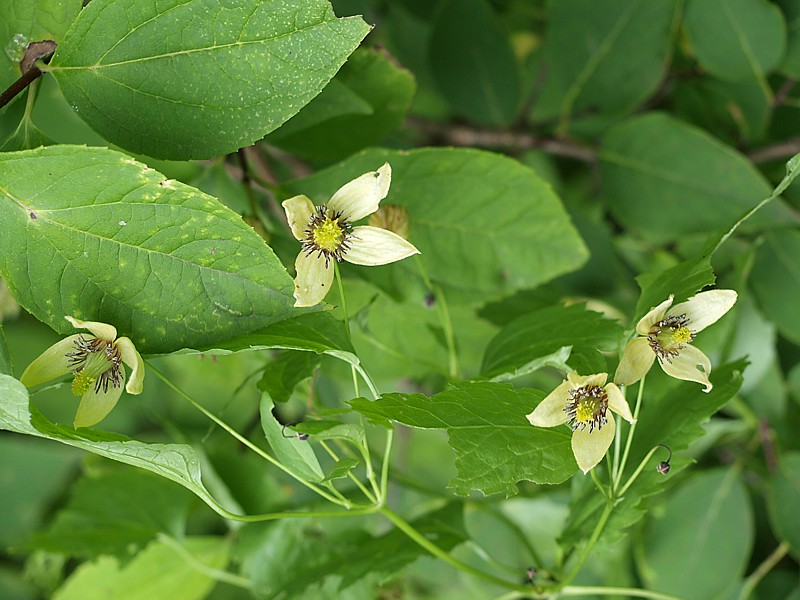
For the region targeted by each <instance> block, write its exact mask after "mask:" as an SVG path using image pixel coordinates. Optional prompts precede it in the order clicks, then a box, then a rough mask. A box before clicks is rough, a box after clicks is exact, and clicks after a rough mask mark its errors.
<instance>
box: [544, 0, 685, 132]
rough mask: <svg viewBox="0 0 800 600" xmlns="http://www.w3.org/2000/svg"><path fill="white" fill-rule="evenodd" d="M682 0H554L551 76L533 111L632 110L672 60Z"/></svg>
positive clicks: (547, 63)
mask: <svg viewBox="0 0 800 600" xmlns="http://www.w3.org/2000/svg"><path fill="white" fill-rule="evenodd" d="M676 4H677V3H676V2H675V1H674V0H601V1H598V0H559V1H558V2H552V3H550V7H549V10H548V15H547V21H548V34H547V39H546V41H545V46H544V53H545V58H544V68H545V69H546V71H545V73H544V75H545V77H546V79H545V83H544V87H543V88H542V91H541V93H540V95H539V97H538V98H537V100H536V103H535V104H534V108H533V117H534V118H536V119H548V118H552V117H554V116H557V115H561V116H562V118H568V117H569V115H570V113H573V112H574V111H581V110H593V111H601V112H618V111H627V110H630V109H631V108H633V107H635V106H637V105H638V104H639V103H640V102H642V101H643V100H644V99H646V98H647V97H648V96H649V95H650V94H652V93H653V92H654V91H655V90H656V88H657V87H658V85H659V83H660V82H661V80H662V78H663V74H664V70H665V68H666V66H667V63H668V61H669V56H670V52H671V45H672V44H671V39H672V35H673V20H674V17H675V8H676ZM578 40H580V42H578ZM621 65H624V68H621Z"/></svg>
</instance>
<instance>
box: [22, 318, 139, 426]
mask: <svg viewBox="0 0 800 600" xmlns="http://www.w3.org/2000/svg"><path fill="white" fill-rule="evenodd" d="M65 318H66V319H67V321H69V322H70V323H72V326H73V327H75V328H76V329H86V330H88V331H89V332H90V333H88V334H87V333H77V334H75V335H71V336H69V337H66V338H64V339H63V340H61V341H60V342H56V343H55V344H53V345H52V346H50V347H49V348H48V349H47V350H45V351H44V352H43V353H42V354H41V356H39V357H38V358H37V359H36V360H34V361H33V362H32V363H31V364H29V365H28V368H27V369H25V372H24V373H23V374H22V377H21V378H20V381H22V383H23V384H25V385H26V386H27V387H33V386H35V385H39V384H40V383H45V382H47V381H51V380H53V379H57V378H59V377H63V376H64V375H66V374H68V373H73V374H74V375H75V378H74V379H73V381H72V393H73V394H75V395H76V396H78V397H80V399H81V402H80V405H79V406H78V412H77V414H76V415H75V423H74V424H75V427H76V428H77V427H91V426H92V425H95V424H97V423H99V422H100V421H102V420H103V419H104V418H105V417H106V415H107V414H108V413H110V412H111V409H113V408H114V406H115V405H116V404H117V400H119V397H120V396H121V395H122V384H123V383H125V367H124V366H123V363H124V364H126V365H128V366H129V367H130V369H131V376H130V379H128V382H127V384H126V385H125V390H126V391H127V392H128V393H129V394H141V393H142V387H143V383H144V362H143V361H142V357H141V356H140V355H139V353H138V352H137V351H136V347H135V346H134V345H133V342H131V341H130V339H128V338H126V337H121V338H118V337H117V330H116V328H114V327H113V326H111V325H107V324H105V323H97V322H94V321H79V320H78V319H74V318H73V317H65Z"/></svg>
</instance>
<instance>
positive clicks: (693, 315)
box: [667, 290, 737, 332]
mask: <svg viewBox="0 0 800 600" xmlns="http://www.w3.org/2000/svg"><path fill="white" fill-rule="evenodd" d="M736 298H737V294H736V292H734V291H733V290H709V291H708V292H700V293H699V294H697V295H695V296H692V297H691V298H689V299H688V300H687V301H686V302H681V303H680V304H676V305H675V306H673V307H672V308H671V309H670V310H669V311H668V313H667V314H669V315H686V316H687V317H688V318H689V325H688V327H689V329H690V330H691V331H693V332H695V331H703V329H705V328H706V327H708V326H709V325H713V324H714V323H716V322H717V321H718V320H719V319H720V318H721V317H722V315H724V314H725V313H726V312H728V311H729V310H730V309H731V308H732V307H733V305H734V304H736Z"/></svg>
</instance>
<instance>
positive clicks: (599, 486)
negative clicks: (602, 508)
mask: <svg viewBox="0 0 800 600" xmlns="http://www.w3.org/2000/svg"><path fill="white" fill-rule="evenodd" d="M596 470H597V469H592V470H591V471H589V472H590V473H591V474H592V481H594V484H595V486H597V489H598V490H600V493H601V494H603V497H604V498H605V499H606V500H610V497H609V495H608V492H606V490H605V488H604V487H603V484H602V483H600V480H599V479H598V477H597V473H596V472H595V471H596Z"/></svg>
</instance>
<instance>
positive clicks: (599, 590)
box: [560, 585, 681, 600]
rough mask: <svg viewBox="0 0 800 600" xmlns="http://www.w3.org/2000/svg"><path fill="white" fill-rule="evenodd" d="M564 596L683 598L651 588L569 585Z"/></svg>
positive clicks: (655, 599) (678, 599) (658, 599)
mask: <svg viewBox="0 0 800 600" xmlns="http://www.w3.org/2000/svg"><path fill="white" fill-rule="evenodd" d="M560 593H561V595H562V596H589V595H592V594H594V595H597V596H622V597H623V598H652V599H653V600H681V599H680V598H678V597H677V596H670V595H669V594H662V593H661V592H653V591H651V590H638V589H636V588H619V587H592V586H586V587H584V586H577V585H573V586H569V587H565V588H562V589H561V592H560Z"/></svg>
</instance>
